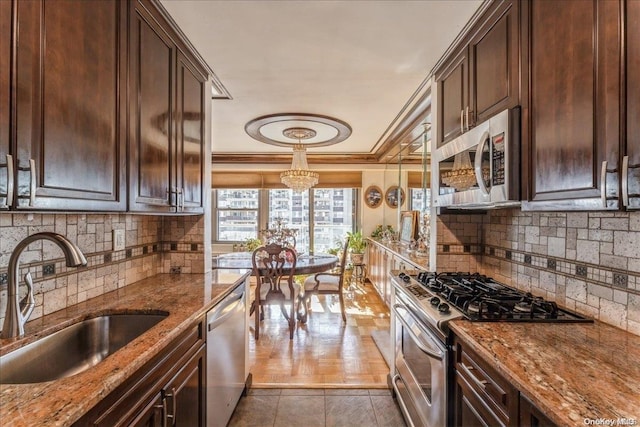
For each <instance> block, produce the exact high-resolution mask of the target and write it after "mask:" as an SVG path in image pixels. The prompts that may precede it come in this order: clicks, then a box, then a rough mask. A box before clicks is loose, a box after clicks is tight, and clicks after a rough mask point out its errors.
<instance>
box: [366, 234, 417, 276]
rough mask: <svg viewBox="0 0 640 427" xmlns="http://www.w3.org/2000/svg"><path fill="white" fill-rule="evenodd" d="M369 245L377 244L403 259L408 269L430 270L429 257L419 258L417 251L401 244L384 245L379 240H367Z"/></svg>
mask: <svg viewBox="0 0 640 427" xmlns="http://www.w3.org/2000/svg"><path fill="white" fill-rule="evenodd" d="M367 241H369V243H372V244H375V245H378V246H380V247H381V248H384V249H386V250H388V251H390V252H392V253H393V254H394V255H396V256H398V257H400V258H402V259H403V260H404V261H406V262H407V263H408V264H409V265H408V266H407V267H408V268H415V269H418V270H429V255H425V256H417V255H416V252H415V251H410V250H409V249H408V248H407V246H403V245H401V244H399V243H384V242H382V241H380V240H377V239H372V238H370V237H368V238H367Z"/></svg>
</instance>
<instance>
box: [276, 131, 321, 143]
mask: <svg viewBox="0 0 640 427" xmlns="http://www.w3.org/2000/svg"><path fill="white" fill-rule="evenodd" d="M282 134H283V135H284V136H286V137H287V138H291V139H297V140H298V141H300V140H301V139H309V138H313V137H314V136H316V135H317V132H316V131H315V130H313V129H309V128H287V129H285V130H283V131H282Z"/></svg>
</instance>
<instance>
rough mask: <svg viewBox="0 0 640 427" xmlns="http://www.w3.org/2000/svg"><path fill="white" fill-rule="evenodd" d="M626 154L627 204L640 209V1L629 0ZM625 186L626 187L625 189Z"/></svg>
mask: <svg viewBox="0 0 640 427" xmlns="http://www.w3.org/2000/svg"><path fill="white" fill-rule="evenodd" d="M625 6H626V11H625V12H626V24H625V29H626V35H625V43H626V64H627V69H626V78H627V81H626V89H627V93H626V98H627V99H626V106H627V111H626V128H627V131H626V145H627V147H626V155H627V156H628V157H627V158H626V159H625V163H626V164H627V165H628V168H627V169H626V170H623V173H624V174H625V175H626V176H624V175H623V177H622V178H623V179H626V180H627V184H628V185H627V188H626V190H627V194H628V201H627V200H626V195H624V196H623V197H624V199H623V200H624V201H625V203H626V205H627V208H630V209H640V120H639V118H640V2H638V1H633V0H627V1H626V4H625ZM624 190H625V188H623V191H624Z"/></svg>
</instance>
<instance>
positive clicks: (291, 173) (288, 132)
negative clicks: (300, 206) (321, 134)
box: [280, 127, 320, 193]
mask: <svg viewBox="0 0 640 427" xmlns="http://www.w3.org/2000/svg"><path fill="white" fill-rule="evenodd" d="M282 134H283V135H284V136H285V137H287V138H290V139H297V140H298V142H297V144H294V145H293V158H292V159H291V169H289V170H286V171H284V172H282V173H281V174H280V181H282V183H283V184H284V185H286V186H287V187H289V188H291V189H292V190H293V191H294V192H296V193H301V192H303V191H306V190H308V189H310V188H311V187H313V186H314V185H316V184H317V183H318V179H319V177H320V176H319V175H318V173H317V172H313V171H311V170H309V164H308V163H307V155H306V151H307V150H306V148H305V146H304V145H303V144H302V140H307V139H311V138H313V137H315V136H316V131H315V130H313V129H309V128H305V127H291V128H287V129H285V130H283V131H282Z"/></svg>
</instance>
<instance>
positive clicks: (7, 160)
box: [0, 1, 13, 209]
mask: <svg viewBox="0 0 640 427" xmlns="http://www.w3.org/2000/svg"><path fill="white" fill-rule="evenodd" d="M12 6H13V2H10V1H0V35H2V37H0V209H9V206H10V204H11V202H12V201H7V192H8V190H9V189H8V185H9V183H10V179H11V178H10V177H9V174H10V173H11V171H12V170H13V160H12V159H11V157H7V156H8V155H9V156H10V153H11V152H10V145H11V144H10V141H11V136H10V134H9V132H10V129H11V126H10V123H11V115H10V111H11V41H12V33H13V24H12V22H13V16H12Z"/></svg>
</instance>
